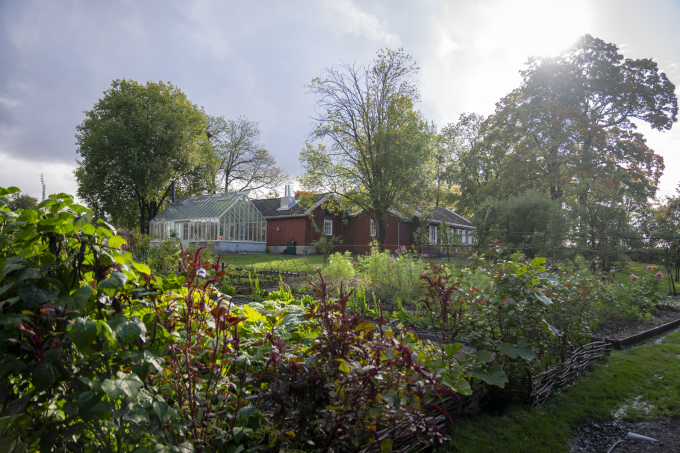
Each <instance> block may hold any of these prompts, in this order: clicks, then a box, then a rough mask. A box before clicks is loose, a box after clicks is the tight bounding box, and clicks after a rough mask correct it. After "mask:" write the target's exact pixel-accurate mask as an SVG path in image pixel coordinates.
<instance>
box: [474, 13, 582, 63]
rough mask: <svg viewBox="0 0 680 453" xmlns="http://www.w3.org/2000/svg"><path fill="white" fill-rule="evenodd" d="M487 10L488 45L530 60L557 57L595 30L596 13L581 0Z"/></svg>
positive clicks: (485, 26)
mask: <svg viewBox="0 0 680 453" xmlns="http://www.w3.org/2000/svg"><path fill="white" fill-rule="evenodd" d="M486 9H487V11H486V12H487V14H488V15H487V17H486V18H485V20H484V21H483V22H484V29H485V32H486V33H485V38H484V39H483V41H484V45H485V46H488V47H489V48H491V49H499V48H502V49H504V50H510V51H511V52H512V53H515V52H517V53H521V54H523V55H525V56H526V57H528V56H530V55H537V56H538V55H556V54H558V53H560V52H561V51H563V50H565V49H567V48H569V47H570V46H571V45H572V44H574V43H575V42H576V40H577V39H578V38H579V37H581V36H583V35H584V34H585V33H588V31H589V30H590V29H591V18H592V14H591V13H590V11H589V8H588V7H587V5H586V4H585V3H583V2H582V1H579V0H572V1H569V2H565V1H560V2H556V1H549V0H524V1H512V2H499V3H497V4H495V5H493V6H489V7H487V8H486Z"/></svg>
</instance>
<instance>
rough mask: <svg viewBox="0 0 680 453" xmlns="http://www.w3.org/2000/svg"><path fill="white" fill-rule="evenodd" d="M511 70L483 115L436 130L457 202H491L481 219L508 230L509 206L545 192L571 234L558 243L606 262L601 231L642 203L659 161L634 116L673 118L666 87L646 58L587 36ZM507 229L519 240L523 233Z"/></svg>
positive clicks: (622, 230) (657, 123)
mask: <svg viewBox="0 0 680 453" xmlns="http://www.w3.org/2000/svg"><path fill="white" fill-rule="evenodd" d="M521 74H522V78H523V80H522V83H521V84H520V86H519V87H518V88H516V89H515V90H513V91H512V92H511V93H510V94H508V95H507V96H505V97H503V98H502V99H501V100H500V101H499V102H498V104H497V105H496V111H495V113H494V114H493V115H491V116H490V117H489V118H487V119H482V118H481V117H479V116H477V115H462V116H461V118H460V120H459V121H458V123H456V124H452V125H449V126H447V127H446V128H444V129H443V131H442V140H443V141H444V142H445V143H446V144H447V146H448V149H450V150H451V152H452V153H453V154H454V158H453V159H452V161H453V165H452V168H453V171H452V172H450V175H451V182H452V183H453V184H454V185H457V186H458V189H459V192H458V193H457V194H456V195H455V197H454V198H455V199H456V202H457V204H456V207H457V210H459V212H462V213H470V212H475V213H477V215H476V217H479V216H480V215H482V216H484V217H487V218H488V217H489V216H488V214H487V213H488V212H494V210H495V215H494V214H492V215H491V219H490V220H489V221H492V220H493V221H494V222H496V221H497V220H502V221H501V222H500V224H503V223H504V224H505V225H506V226H508V227H510V228H509V229H508V228H506V233H505V235H506V236H508V234H507V233H508V232H510V235H511V236H512V235H513V233H511V231H512V230H513V228H512V227H511V225H512V224H513V222H514V223H515V224H516V225H518V226H520V227H521V228H520V230H522V231H525V230H527V229H526V227H525V226H523V225H522V224H521V222H519V223H517V222H515V221H514V220H512V215H511V214H513V210H514V209H516V208H517V209H518V211H517V212H519V209H520V207H521V209H525V207H529V206H536V207H540V206H541V205H543V204H545V203H546V201H545V200H543V199H542V198H541V197H540V196H539V194H540V193H545V194H546V195H547V196H548V199H549V200H552V201H554V202H558V203H559V205H555V208H554V212H555V215H559V218H567V217H568V223H569V225H568V227H569V228H568V230H571V231H572V234H570V235H569V236H568V237H567V236H562V237H561V244H567V243H569V244H571V246H572V247H575V248H577V249H579V251H580V253H585V252H586V251H588V250H589V249H590V250H591V251H592V256H598V257H599V258H600V259H601V260H602V262H603V264H604V265H605V267H607V266H608V263H609V261H610V260H609V256H610V255H611V254H612V253H614V254H615V253H617V252H616V246H615V244H612V243H611V241H610V239H611V238H612V237H614V236H616V235H619V236H620V235H623V234H627V232H629V231H630V228H631V222H633V221H634V219H635V218H640V216H642V215H643V212H647V211H648V210H647V207H648V200H649V199H650V198H651V197H653V196H654V194H655V192H656V189H657V185H658V181H659V178H660V176H661V174H662V172H663V169H664V165H663V159H662V157H661V156H659V155H657V154H656V153H655V152H654V150H652V149H651V148H649V146H648V145H647V143H646V140H645V137H644V136H643V134H641V133H640V132H639V131H638V130H637V124H639V123H647V124H649V126H650V127H652V128H653V129H656V130H659V131H666V130H669V129H670V128H671V127H672V126H673V124H674V123H675V122H676V121H677V113H678V106H677V98H676V95H675V86H674V85H673V84H672V83H671V82H670V81H669V80H668V77H667V76H666V74H664V73H663V72H660V71H659V69H658V67H657V64H656V63H655V62H654V61H653V60H651V59H638V60H633V59H627V58H624V57H623V55H621V54H620V53H619V51H618V48H617V46H616V45H614V44H609V43H606V42H604V41H603V40H601V39H597V38H594V37H592V36H590V35H585V36H583V37H582V38H580V39H579V40H578V41H577V43H576V44H575V45H574V46H573V47H572V48H571V49H569V50H567V51H566V52H564V53H562V54H561V55H558V56H555V57H545V58H530V59H529V61H528V63H527V66H526V68H525V69H524V70H523V71H522V72H521ZM532 191H534V192H532ZM529 192H531V193H533V195H532V196H530V197H525V196H524V194H525V193H529ZM529 202H530V203H529ZM518 203H519V204H518ZM515 205H517V206H516V208H515V207H514V206H515ZM546 206H547V205H546ZM559 206H561V209H558V207H559ZM489 207H491V208H493V209H492V211H488V208H489ZM506 208H508V209H506ZM546 209H547V208H546ZM504 212H505V213H506V214H504ZM546 212H547V211H546ZM520 220H521V219H520ZM555 220H558V219H555ZM476 221H478V222H479V219H476ZM562 222H563V223H564V222H566V220H563V221H562ZM500 224H499V225H500ZM541 224H542V225H543V226H540V225H538V229H536V228H534V227H532V228H529V230H531V229H534V230H535V231H536V232H538V231H551V233H550V234H553V233H552V231H553V230H552V229H551V228H552V227H551V226H550V225H551V224H555V222H552V223H551V222H548V223H546V222H543V221H541ZM564 226H565V225H564V224H561V226H560V228H564ZM480 231H482V230H480ZM499 231H500V230H499ZM565 231H566V230H565ZM546 234H547V233H546ZM514 235H515V236H516V237H517V238H520V239H521V242H516V241H515V240H514V239H513V243H516V245H517V244H520V245H517V247H516V248H518V247H519V248H522V247H523V246H521V244H524V243H526V241H527V239H526V236H525V235H524V234H523V233H522V234H520V233H514ZM534 237H537V236H536V235H535V234H534ZM617 237H618V236H617ZM546 244H547V243H546ZM531 247H535V245H531Z"/></svg>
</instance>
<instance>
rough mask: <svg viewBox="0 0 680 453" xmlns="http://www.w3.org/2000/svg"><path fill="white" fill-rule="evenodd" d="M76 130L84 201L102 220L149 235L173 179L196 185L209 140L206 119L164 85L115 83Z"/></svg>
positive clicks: (175, 90) (182, 184) (78, 175)
mask: <svg viewBox="0 0 680 453" xmlns="http://www.w3.org/2000/svg"><path fill="white" fill-rule="evenodd" d="M76 129H77V131H78V133H77V134H76V138H77V140H78V142H77V144H78V150H77V152H78V154H80V156H81V159H80V160H78V161H77V162H78V168H76V170H75V171H74V173H75V176H76V179H77V181H78V196H79V197H80V198H82V199H84V200H85V201H86V202H87V203H88V204H89V205H90V206H91V207H92V208H93V210H94V211H95V214H96V215H97V216H99V217H110V218H111V219H112V220H113V221H114V222H116V223H118V224H121V225H122V226H126V227H133V226H134V225H133V224H138V225H139V227H140V230H141V232H143V233H148V229H149V225H148V222H149V220H151V219H152V218H153V217H155V216H156V215H157V214H158V212H159V210H160V209H161V207H162V206H163V204H164V203H167V201H168V200H169V198H170V185H171V182H172V181H178V182H179V183H180V187H179V189H180V190H182V189H183V188H186V187H190V186H191V184H187V181H186V178H185V177H186V176H187V175H191V173H192V171H193V170H194V168H195V166H196V165H197V162H198V159H199V157H200V151H201V143H202V141H205V140H206V136H205V129H206V119H205V115H203V113H202V112H201V111H200V110H199V108H198V107H197V106H196V105H195V104H192V103H191V102H190V101H189V100H188V99H187V97H186V96H185V95H184V93H182V91H180V90H179V89H178V88H176V87H174V86H173V85H172V84H169V83H168V84H166V83H163V82H158V83H154V82H147V83H146V85H142V84H139V83H137V82H135V81H133V80H125V79H120V80H114V81H113V83H112V84H111V88H109V89H108V90H107V91H105V92H104V97H103V98H101V99H100V100H99V101H98V102H97V103H96V104H95V106H94V108H93V109H92V110H90V111H88V112H85V120H84V121H83V122H82V123H81V124H80V125H78V126H77V128H76ZM185 186H186V187H185Z"/></svg>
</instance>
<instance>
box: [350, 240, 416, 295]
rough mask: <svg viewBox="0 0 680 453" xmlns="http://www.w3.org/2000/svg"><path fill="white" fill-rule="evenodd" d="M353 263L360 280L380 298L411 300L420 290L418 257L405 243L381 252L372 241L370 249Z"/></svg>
mask: <svg viewBox="0 0 680 453" xmlns="http://www.w3.org/2000/svg"><path fill="white" fill-rule="evenodd" d="M355 267H356V272H357V273H358V274H360V275H361V276H362V277H364V279H365V280H366V281H365V282H364V281H363V280H362V283H363V284H366V285H368V286H369V287H370V289H371V291H373V292H375V293H377V294H378V295H380V296H381V297H383V298H387V297H394V298H399V299H401V300H415V299H417V298H418V297H419V296H420V295H421V294H422V291H423V288H422V284H421V281H420V273H421V271H422V270H423V262H422V259H421V258H420V257H419V256H418V255H416V254H414V253H410V252H409V251H408V250H406V248H405V247H401V248H400V249H398V250H395V251H394V252H393V253H390V252H389V251H382V252H381V251H380V250H379V248H378V245H377V243H375V242H374V243H373V244H372V246H371V252H370V253H369V254H366V255H362V256H360V257H359V258H358V260H357V262H356V265H355ZM360 280H361V278H360Z"/></svg>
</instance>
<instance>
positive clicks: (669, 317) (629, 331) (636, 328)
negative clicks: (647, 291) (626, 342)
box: [593, 306, 680, 340]
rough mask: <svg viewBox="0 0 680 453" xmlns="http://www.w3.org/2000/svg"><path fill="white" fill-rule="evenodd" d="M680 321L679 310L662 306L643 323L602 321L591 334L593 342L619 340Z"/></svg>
mask: <svg viewBox="0 0 680 453" xmlns="http://www.w3.org/2000/svg"><path fill="white" fill-rule="evenodd" d="M676 319H680V310H678V309H676V308H673V307H670V306H664V307H660V308H659V309H658V310H657V312H656V313H653V314H652V316H651V317H649V318H647V319H646V320H645V321H644V322H643V323H638V322H633V321H612V320H607V321H603V322H602V324H600V325H599V326H598V328H597V330H595V332H593V340H595V339H604V338H607V339H610V340H621V339H623V338H627V337H630V336H633V335H636V334H638V333H642V332H644V331H646V330H650V329H653V328H655V327H658V326H660V325H662V324H667V323H669V322H671V321H675V320H676Z"/></svg>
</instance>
